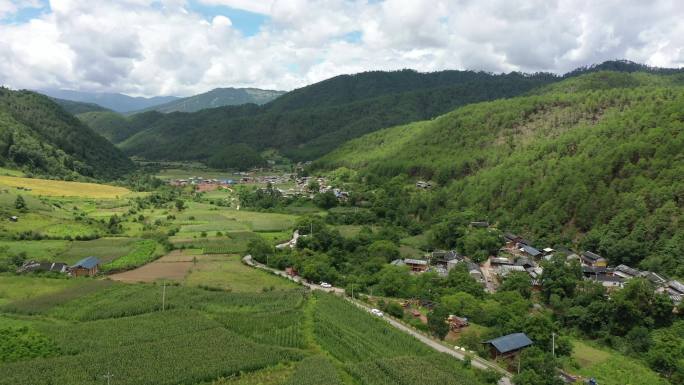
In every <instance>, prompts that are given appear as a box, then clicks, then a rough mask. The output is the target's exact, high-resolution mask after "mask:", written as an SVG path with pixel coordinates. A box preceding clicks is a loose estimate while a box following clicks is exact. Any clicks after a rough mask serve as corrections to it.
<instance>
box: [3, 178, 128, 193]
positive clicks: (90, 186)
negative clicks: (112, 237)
mask: <svg viewBox="0 0 684 385" xmlns="http://www.w3.org/2000/svg"><path fill="white" fill-rule="evenodd" d="M0 186H7V187H13V188H17V187H19V188H22V189H27V188H28V189H30V191H26V190H24V191H26V192H27V193H29V194H33V195H47V196H75V197H88V198H117V197H121V196H124V195H128V194H130V193H131V191H130V190H128V189H127V188H123V187H116V186H108V185H103V184H96V183H81V182H65V181H57V180H47V179H32V178H19V177H15V176H0Z"/></svg>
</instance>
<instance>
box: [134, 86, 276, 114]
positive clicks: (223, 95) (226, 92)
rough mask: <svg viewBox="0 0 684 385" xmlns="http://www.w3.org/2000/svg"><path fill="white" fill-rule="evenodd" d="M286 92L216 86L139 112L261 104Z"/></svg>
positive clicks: (166, 111) (167, 111)
mask: <svg viewBox="0 0 684 385" xmlns="http://www.w3.org/2000/svg"><path fill="white" fill-rule="evenodd" d="M284 93H285V91H273V90H261V89H258V88H232V87H230V88H215V89H213V90H211V91H208V92H204V93H201V94H198V95H193V96H190V97H187V98H182V99H178V100H174V101H171V102H168V103H165V104H161V105H158V106H153V107H150V108H147V109H145V110H142V111H139V112H144V111H159V112H163V113H169V112H196V111H199V110H204V109H207V108H217V107H223V106H237V105H240V104H247V103H254V104H259V105H261V104H266V103H268V102H270V101H272V100H273V99H275V98H277V97H279V96H280V95H282V94H284Z"/></svg>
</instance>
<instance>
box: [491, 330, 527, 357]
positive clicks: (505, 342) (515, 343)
mask: <svg viewBox="0 0 684 385" xmlns="http://www.w3.org/2000/svg"><path fill="white" fill-rule="evenodd" d="M485 343H486V344H489V345H491V346H492V348H493V349H492V350H493V353H494V355H495V357H498V356H506V355H512V354H515V353H516V352H517V351H519V350H520V349H523V348H526V347H528V346H530V345H532V344H533V342H532V340H531V339H530V338H529V337H528V336H527V335H526V334H525V333H513V334H509V335H506V336H502V337H499V338H494V339H493V340H489V341H486V342H485Z"/></svg>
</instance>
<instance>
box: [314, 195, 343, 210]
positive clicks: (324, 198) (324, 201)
mask: <svg viewBox="0 0 684 385" xmlns="http://www.w3.org/2000/svg"><path fill="white" fill-rule="evenodd" d="M313 201H314V204H315V205H316V206H318V207H320V208H322V209H325V210H328V209H331V208H333V207H335V206H337V197H336V196H335V193H334V192H332V191H326V192H324V193H320V194H316V195H315V196H314V199H313Z"/></svg>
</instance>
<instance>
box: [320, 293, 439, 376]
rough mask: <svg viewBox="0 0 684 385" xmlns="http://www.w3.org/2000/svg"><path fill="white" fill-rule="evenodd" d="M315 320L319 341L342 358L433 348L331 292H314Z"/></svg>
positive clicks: (349, 359) (423, 351)
mask: <svg viewBox="0 0 684 385" xmlns="http://www.w3.org/2000/svg"><path fill="white" fill-rule="evenodd" d="M314 323H315V326H314V334H315V337H316V341H317V342H318V344H319V345H321V347H322V348H323V349H325V350H327V351H328V352H330V354H332V355H333V356H334V357H335V358H337V359H338V360H340V361H342V362H353V361H363V360H369V359H373V358H375V357H394V356H405V355H414V356H422V355H426V354H429V353H431V352H432V351H431V350H430V349H429V348H428V347H426V346H425V345H423V344H422V343H420V342H419V341H418V340H416V339H415V338H414V337H412V336H410V335H408V334H405V333H402V332H400V331H398V330H396V329H394V328H391V327H389V326H388V325H387V324H386V323H385V321H383V320H380V319H378V318H374V317H372V316H371V315H370V314H368V313H366V312H363V311H359V310H358V309H357V308H356V307H355V306H354V305H352V304H350V303H348V302H346V301H344V300H343V299H340V298H337V297H335V296H334V295H330V294H322V293H316V306H315V312H314Z"/></svg>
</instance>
